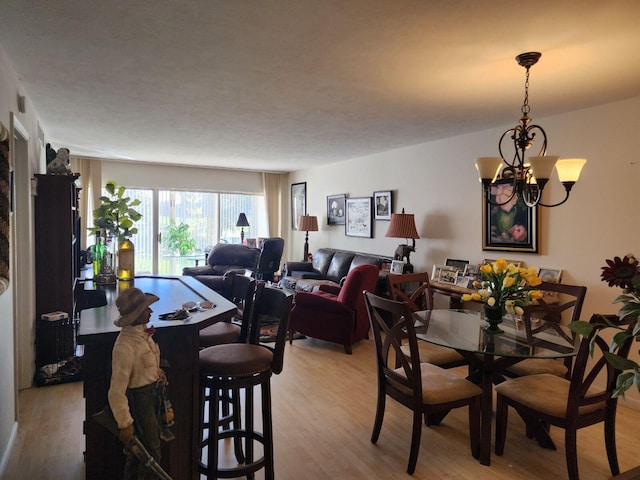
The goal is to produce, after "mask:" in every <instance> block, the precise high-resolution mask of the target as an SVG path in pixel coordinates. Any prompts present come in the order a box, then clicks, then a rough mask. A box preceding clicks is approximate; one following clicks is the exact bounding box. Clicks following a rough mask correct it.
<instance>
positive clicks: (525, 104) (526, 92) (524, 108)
mask: <svg viewBox="0 0 640 480" xmlns="http://www.w3.org/2000/svg"><path fill="white" fill-rule="evenodd" d="M520 111H521V112H522V113H523V114H524V115H528V114H529V112H530V111H531V107H530V106H529V67H527V75H526V77H525V80H524V102H523V103H522V108H521V109H520Z"/></svg>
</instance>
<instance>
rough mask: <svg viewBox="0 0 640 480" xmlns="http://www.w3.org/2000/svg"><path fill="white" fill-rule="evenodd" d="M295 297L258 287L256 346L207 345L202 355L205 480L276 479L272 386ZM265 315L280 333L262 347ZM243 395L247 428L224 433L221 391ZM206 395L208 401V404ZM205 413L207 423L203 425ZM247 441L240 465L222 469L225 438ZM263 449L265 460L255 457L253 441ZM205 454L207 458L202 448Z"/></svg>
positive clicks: (254, 323) (254, 321)
mask: <svg viewBox="0 0 640 480" xmlns="http://www.w3.org/2000/svg"><path fill="white" fill-rule="evenodd" d="M292 302H293V295H290V294H288V293H286V292H285V291H283V290H281V289H277V288H271V287H267V286H266V285H265V283H264V282H258V283H257V286H256V295H255V301H254V303H253V309H252V313H251V326H250V329H249V333H250V335H249V339H250V340H251V341H252V342H254V343H227V344H223V345H215V346H212V347H207V348H204V349H202V350H200V352H199V366H200V389H201V398H202V399H203V401H202V406H201V433H202V435H203V437H205V435H204V432H205V431H206V432H207V435H206V438H204V439H203V441H202V444H201V452H200V459H201V461H200V464H199V470H200V473H201V474H204V475H205V476H206V477H207V478H236V477H244V476H247V478H252V477H253V474H254V473H255V472H256V471H258V470H260V469H262V468H264V470H265V472H264V478H265V479H268V480H273V478H274V458H273V426H272V420H271V384H270V379H271V376H272V375H273V374H279V373H281V372H282V368H283V364H284V347H285V344H286V335H287V327H288V324H289V314H290V312H291V306H292ZM264 317H270V318H275V319H277V320H278V324H279V325H278V333H277V336H276V341H275V344H272V343H270V344H260V343H258V341H259V334H257V333H254V334H252V332H257V331H258V329H259V326H260V322H261V321H262V320H263V319H264ZM257 385H260V387H261V392H260V393H261V395H260V397H261V403H262V405H261V407H262V408H261V410H262V432H259V431H256V430H255V428H254V419H253V415H254V406H253V397H254V387H255V386H257ZM220 390H222V391H225V390H226V391H232V392H234V394H240V393H241V391H243V393H244V411H243V415H242V417H243V419H244V425H245V426H244V428H242V427H241V425H240V422H239V421H238V422H237V423H236V422H234V427H233V428H232V429H229V430H223V431H220V429H219V426H220V425H219V416H218V402H219V393H218V392H219V391H220ZM207 392H208V394H207ZM207 397H208V401H204V399H206V398H207ZM205 409H206V412H207V413H208V417H209V423H205V422H204V418H205V417H206V415H205ZM227 438H232V439H234V446H235V445H237V440H244V450H243V451H242V449H241V450H238V449H237V448H236V449H235V455H236V460H237V461H238V465H237V466H235V467H233V466H230V467H226V466H221V465H219V462H218V460H219V453H218V447H219V445H220V444H221V443H224V439H227ZM255 442H258V443H259V444H261V445H262V456H260V457H259V458H257V459H256V458H254V450H255V449H254V446H255V445H254V443H255ZM205 447H206V449H207V452H206V454H203V451H204V448H205Z"/></svg>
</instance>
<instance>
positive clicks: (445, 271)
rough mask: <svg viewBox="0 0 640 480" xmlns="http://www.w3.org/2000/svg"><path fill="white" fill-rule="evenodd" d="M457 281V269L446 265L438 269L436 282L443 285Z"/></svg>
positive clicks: (453, 283)
mask: <svg viewBox="0 0 640 480" xmlns="http://www.w3.org/2000/svg"><path fill="white" fill-rule="evenodd" d="M457 281H458V269H456V268H453V267H447V266H446V265H445V266H444V267H442V268H441V269H440V272H439V274H438V283H443V284H445V285H455V284H456V282H457Z"/></svg>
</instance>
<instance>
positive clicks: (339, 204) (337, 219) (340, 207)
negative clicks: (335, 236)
mask: <svg viewBox="0 0 640 480" xmlns="http://www.w3.org/2000/svg"><path fill="white" fill-rule="evenodd" d="M346 198H347V196H346V195H345V194H344V193H341V194H339V195H327V225H344V217H345V200H346Z"/></svg>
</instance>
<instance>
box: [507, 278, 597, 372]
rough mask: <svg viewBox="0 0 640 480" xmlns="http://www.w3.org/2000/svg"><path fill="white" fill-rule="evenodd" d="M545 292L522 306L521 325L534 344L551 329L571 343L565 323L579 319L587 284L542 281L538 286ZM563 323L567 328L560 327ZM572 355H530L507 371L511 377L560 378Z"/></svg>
mask: <svg viewBox="0 0 640 480" xmlns="http://www.w3.org/2000/svg"><path fill="white" fill-rule="evenodd" d="M537 288H538V290H540V291H541V292H542V294H543V296H542V298H541V299H539V300H537V301H536V303H533V304H531V305H527V306H525V307H523V310H524V314H523V315H522V327H523V328H524V330H525V333H526V338H527V342H528V343H529V344H531V345H533V344H535V342H536V341H539V339H536V337H535V336H536V335H537V334H539V333H540V332H543V331H545V330H549V333H551V334H552V335H557V336H559V337H561V338H563V339H564V340H565V341H567V342H569V343H574V342H575V336H568V335H567V333H566V325H567V324H568V323H571V322H574V321H576V320H580V313H581V312H582V304H583V303H584V299H585V296H586V294H587V287H584V286H578V285H566V284H561V283H552V282H542V283H541V284H540V285H539V286H538V287H537ZM562 325H564V326H565V328H563V327H561V326H562ZM572 360H573V358H572V357H567V358H566V359H564V360H560V359H553V358H548V359H542V358H527V359H525V360H523V361H521V362H518V363H516V364H515V365H512V366H511V367H509V368H508V369H507V370H506V371H505V372H504V374H505V375H506V376H509V377H521V376H523V375H535V374H540V373H550V374H552V375H557V376H559V377H567V376H568V374H569V371H570V369H571V362H572Z"/></svg>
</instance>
